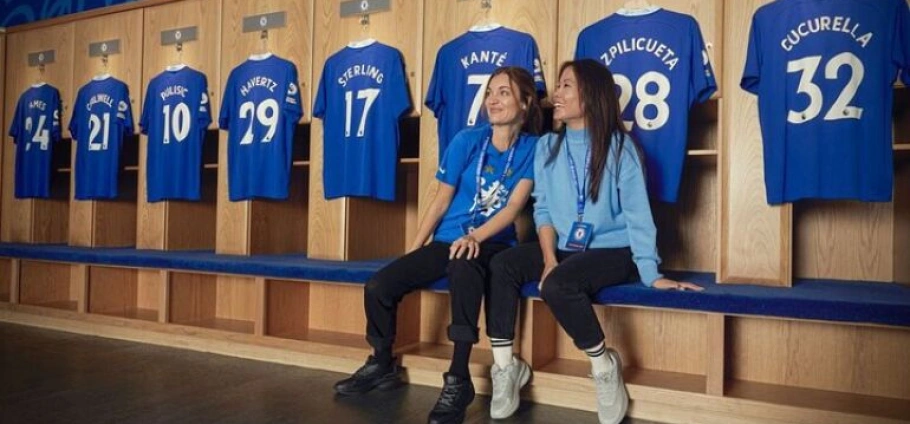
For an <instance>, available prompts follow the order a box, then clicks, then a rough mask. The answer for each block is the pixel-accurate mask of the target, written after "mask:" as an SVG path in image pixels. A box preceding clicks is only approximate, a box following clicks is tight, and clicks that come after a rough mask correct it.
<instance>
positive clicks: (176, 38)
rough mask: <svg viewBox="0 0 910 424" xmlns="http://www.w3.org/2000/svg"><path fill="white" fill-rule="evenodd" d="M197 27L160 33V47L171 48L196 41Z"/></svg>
mask: <svg viewBox="0 0 910 424" xmlns="http://www.w3.org/2000/svg"><path fill="white" fill-rule="evenodd" d="M198 33H199V31H198V27H194V26H193V27H186V28H177V29H170V30H167V31H161V45H162V46H171V45H174V44H177V43H186V42H189V41H196V39H197V38H198V37H199V35H198Z"/></svg>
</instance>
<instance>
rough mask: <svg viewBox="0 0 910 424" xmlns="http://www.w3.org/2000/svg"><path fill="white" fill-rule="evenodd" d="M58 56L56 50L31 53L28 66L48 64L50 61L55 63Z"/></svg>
mask: <svg viewBox="0 0 910 424" xmlns="http://www.w3.org/2000/svg"><path fill="white" fill-rule="evenodd" d="M56 56H57V53H56V50H45V51H43V52H35V53H29V54H28V66H39V65H47V64H48V63H54V59H56Z"/></svg>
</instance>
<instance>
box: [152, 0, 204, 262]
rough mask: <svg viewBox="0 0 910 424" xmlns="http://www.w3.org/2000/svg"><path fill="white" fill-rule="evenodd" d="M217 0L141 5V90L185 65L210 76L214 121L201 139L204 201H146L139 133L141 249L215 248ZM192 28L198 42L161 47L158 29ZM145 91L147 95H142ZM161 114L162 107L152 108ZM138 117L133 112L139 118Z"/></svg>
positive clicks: (159, 30)
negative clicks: (177, 67)
mask: <svg viewBox="0 0 910 424" xmlns="http://www.w3.org/2000/svg"><path fill="white" fill-rule="evenodd" d="M220 17H221V0H188V1H181V2H175V3H170V4H164V5H161V6H155V7H149V8H146V9H145V25H144V40H145V42H144V49H143V52H144V54H143V61H142V64H143V73H142V88H143V91H145V90H147V88H148V85H149V82H150V81H151V80H152V78H154V77H156V76H157V75H159V74H160V73H162V72H165V68H166V67H168V66H171V65H176V64H185V65H187V66H189V67H191V68H193V69H195V70H197V71H199V72H202V73H203V74H205V75H206V77H207V78H208V84H209V87H208V93H207V95H208V98H209V99H210V103H209V108H210V111H211V114H212V124H211V125H210V126H209V130H210V131H209V132H208V134H207V137H206V141H205V142H204V143H203V152H204V153H203V162H204V165H203V170H202V177H201V179H200V181H201V184H202V200H200V201H198V202H189V201H179V200H173V201H162V202H155V203H149V202H148V198H147V187H148V185H147V181H146V161H147V157H148V156H147V152H148V137H146V136H144V135H143V136H141V137H140V150H139V187H138V196H137V197H138V199H137V201H138V206H137V208H138V216H137V230H136V231H137V233H136V246H137V247H138V248H140V249H163V250H184V249H206V250H214V249H215V215H216V214H215V207H216V205H215V202H216V195H217V189H218V187H217V182H218V180H217V173H218V140H217V131H218V111H219V107H220V105H221V102H220V99H221V95H222V89H221V67H220V52H221V19H220ZM186 28H195V33H196V40H192V41H187V42H185V43H182V44H181V45H180V50H178V48H177V45H175V44H169V45H162V32H164V31H172V30H179V29H186ZM146 94H148V93H146ZM155 113H160V111H155ZM140 115H141V111H140V113H137V116H140Z"/></svg>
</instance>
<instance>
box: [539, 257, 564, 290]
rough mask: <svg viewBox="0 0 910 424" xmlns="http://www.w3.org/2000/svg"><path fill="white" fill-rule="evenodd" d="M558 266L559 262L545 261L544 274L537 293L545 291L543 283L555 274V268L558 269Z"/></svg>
mask: <svg viewBox="0 0 910 424" xmlns="http://www.w3.org/2000/svg"><path fill="white" fill-rule="evenodd" d="M556 265H559V262H557V261H555V260H553V261H544V263H543V272H542V273H541V274H540V283H538V284H537V291H538V292H540V291H543V283H544V281H546V279H547V276H548V275H550V273H551V272H553V268H556Z"/></svg>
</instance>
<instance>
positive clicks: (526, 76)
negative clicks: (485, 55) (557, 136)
mask: <svg viewBox="0 0 910 424" xmlns="http://www.w3.org/2000/svg"><path fill="white" fill-rule="evenodd" d="M502 74H505V75H507V76H508V77H509V84H510V85H512V86H513V88H517V89H518V93H517V94H518V102H519V103H520V104H521V106H523V108H522V114H523V116H522V124H521V132H523V133H527V134H532V135H540V132H541V131H542V130H543V111H542V110H541V108H540V101H538V99H537V86H536V85H535V84H534V77H532V76H531V73H530V72H528V71H527V69H525V68H521V67H518V66H503V67H501V68H497V69H496V70H495V71H493V74H492V75H490V81H492V80H493V78H496V76H497V75H502ZM489 95H490V90H489V89H487V91H486V92H484V94H483V101H484V103H486V101H487V97H489ZM483 113H487V112H486V108H484V109H483ZM516 135H517V134H516Z"/></svg>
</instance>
